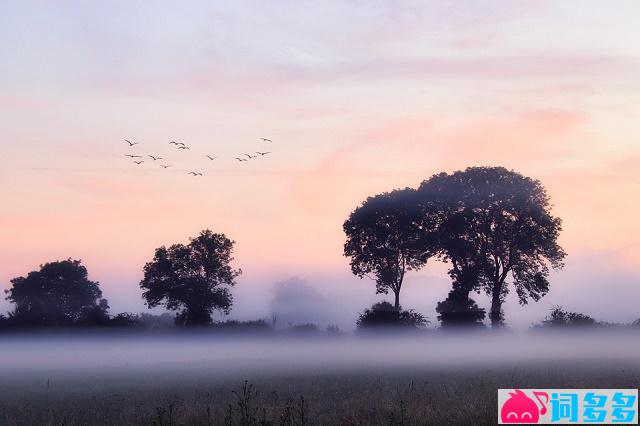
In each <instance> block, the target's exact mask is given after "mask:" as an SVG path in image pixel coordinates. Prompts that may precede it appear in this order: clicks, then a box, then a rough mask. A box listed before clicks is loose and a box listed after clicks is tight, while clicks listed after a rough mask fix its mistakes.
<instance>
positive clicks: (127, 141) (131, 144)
mask: <svg viewBox="0 0 640 426" xmlns="http://www.w3.org/2000/svg"><path fill="white" fill-rule="evenodd" d="M124 141H125V142H126V143H128V144H129V146H134V145H138V144H139V143H140V142H131V141H130V140H127V139H125V140H124Z"/></svg>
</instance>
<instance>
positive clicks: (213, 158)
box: [207, 155, 218, 161]
mask: <svg viewBox="0 0 640 426" xmlns="http://www.w3.org/2000/svg"><path fill="white" fill-rule="evenodd" d="M207 158H208V159H209V160H211V161H213V160H215V159H216V158H218V157H212V156H210V155H207Z"/></svg>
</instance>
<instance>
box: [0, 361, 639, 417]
mask: <svg viewBox="0 0 640 426" xmlns="http://www.w3.org/2000/svg"><path fill="white" fill-rule="evenodd" d="M251 374H252V377H247V378H242V377H240V376H239V375H236V374H234V375H233V376H221V375H219V373H217V372H207V371H199V370H198V369H197V368H196V369H183V370H178V369H176V370H172V371H167V372H166V373H164V374H158V372H157V371H156V372H153V373H152V372H147V373H144V372H140V373H135V374H132V373H122V374H118V373H114V374H110V375H104V374H92V373H90V372H85V373H82V374H74V375H65V374H64V372H57V373H55V374H53V375H51V376H49V377H41V376H38V375H35V374H34V375H20V376H19V377H9V375H7V374H4V375H3V377H2V381H1V382H0V424H2V425H83V426H85V425H86V426H90V425H162V426H165V425H170V426H174V425H176V426H177V425H241V426H248V425H283V426H292V425H354V426H355V425H445V424H446V425H458V424H459V425H472V424H473V425H491V424H495V422H496V419H497V408H496V403H497V389H498V388H536V387H540V388H637V387H638V386H640V379H639V378H640V365H638V364H635V365H620V364H618V365H608V366H603V365H601V364H597V363H581V364H580V365H576V364H575V363H568V362H566V363H563V364H538V365H528V366H527V367H518V366H517V365H516V364H513V365H502V366H500V367H498V366H494V367H475V368H467V369H464V368H452V367H449V368H441V369H436V368H433V369H429V368H406V369H402V368H394V369H383V370H380V369H376V370H367V369H361V370H358V371H350V372H344V371H342V372H317V371H316V372H303V371H297V372H296V371H290V372H287V373H283V372H280V373H276V372H263V373H256V372H252V373H251ZM245 379H247V380H249V381H245Z"/></svg>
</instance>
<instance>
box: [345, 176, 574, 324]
mask: <svg viewBox="0 0 640 426" xmlns="http://www.w3.org/2000/svg"><path fill="white" fill-rule="evenodd" d="M343 228H344V232H345V234H346V236H347V240H346V243H345V245H344V255H345V256H347V257H348V258H349V259H350V263H351V270H352V271H353V273H354V274H355V275H357V276H359V277H361V278H362V277H365V276H366V277H370V278H372V279H373V280H374V281H375V284H376V292H377V293H383V294H386V293H388V292H389V291H391V292H393V294H394V299H395V309H396V310H399V309H400V291H401V289H402V285H403V282H404V278H405V276H406V274H407V273H408V272H410V271H414V270H418V269H420V268H422V267H424V265H425V264H426V263H427V261H428V260H429V259H432V258H433V259H436V260H440V261H443V262H445V263H447V264H449V265H450V269H449V276H450V277H451V280H452V284H451V286H452V288H451V291H450V292H449V295H448V296H447V298H446V299H445V300H444V301H442V302H440V303H439V304H438V306H437V312H438V313H439V317H438V318H439V319H440V321H441V322H442V324H443V325H453V324H478V323H480V322H482V320H483V319H484V317H485V310H484V309H481V308H479V307H478V306H477V304H476V303H475V301H474V300H473V299H472V298H471V297H470V293H471V292H472V291H473V292H477V293H480V292H485V293H486V294H487V295H489V297H490V298H491V307H490V315H489V316H490V319H491V323H492V325H494V326H499V325H501V324H502V323H503V320H504V318H503V312H502V304H503V302H504V300H505V297H506V295H507V294H508V293H509V290H510V286H509V284H511V285H512V286H513V288H514V289H515V291H516V294H517V295H518V299H519V301H520V303H521V304H523V305H524V304H526V303H527V302H528V301H529V299H531V300H534V301H537V300H539V299H540V298H541V297H542V296H544V295H545V294H546V293H547V292H548V291H549V281H548V275H549V271H550V268H554V269H559V268H562V267H563V260H564V258H565V256H566V254H565V252H564V251H563V250H562V248H561V247H560V246H559V245H558V242H557V240H558V236H559V234H560V232H561V230H562V221H561V220H560V219H559V218H557V217H554V216H553V215H552V214H551V205H550V200H549V197H548V195H547V193H546V191H545V189H544V187H543V186H542V184H541V183H540V182H539V181H537V180H535V179H531V178H528V177H525V176H522V175H521V174H519V173H516V172H514V171H510V170H507V169H505V168H503V167H470V168H467V169H466V170H463V171H456V172H454V173H451V174H447V173H440V174H436V175H433V176H432V177H431V178H429V179H427V180H425V181H423V182H422V183H421V184H420V186H419V187H418V188H417V189H413V188H405V189H400V190H395V191H392V192H386V193H382V194H379V195H376V196H373V197H369V198H368V199H367V200H366V201H365V202H364V203H362V205H361V206H359V207H358V208H356V209H355V210H354V211H353V212H352V213H351V214H350V216H349V218H348V219H347V220H346V221H345V223H344V226H343Z"/></svg>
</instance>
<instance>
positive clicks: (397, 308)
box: [393, 290, 400, 311]
mask: <svg viewBox="0 0 640 426" xmlns="http://www.w3.org/2000/svg"><path fill="white" fill-rule="evenodd" d="M393 294H394V295H395V297H396V303H395V305H394V306H395V307H396V310H398V311H399V310H400V290H398V291H394V292H393Z"/></svg>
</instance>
